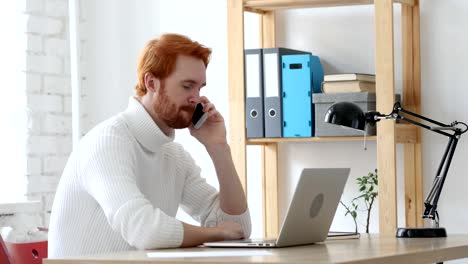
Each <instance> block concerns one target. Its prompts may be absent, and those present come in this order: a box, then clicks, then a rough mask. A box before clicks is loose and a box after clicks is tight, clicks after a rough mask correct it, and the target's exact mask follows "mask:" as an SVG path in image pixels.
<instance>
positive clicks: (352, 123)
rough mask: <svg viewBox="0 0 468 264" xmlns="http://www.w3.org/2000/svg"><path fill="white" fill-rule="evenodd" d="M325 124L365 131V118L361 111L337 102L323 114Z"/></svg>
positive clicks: (353, 106) (357, 107) (347, 103)
mask: <svg viewBox="0 0 468 264" xmlns="http://www.w3.org/2000/svg"><path fill="white" fill-rule="evenodd" d="M324 121H325V122H326V123H330V124H334V125H339V126H344V127H349V128H354V129H358V130H365V127H366V126H365V125H366V118H365V115H364V112H363V111H362V109H361V108H360V107H359V106H357V105H356V104H353V103H350V102H339V103H336V104H333V105H332V106H330V107H329V108H328V110H327V113H326V114H325V120H324Z"/></svg>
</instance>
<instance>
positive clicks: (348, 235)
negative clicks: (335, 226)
mask: <svg viewBox="0 0 468 264" xmlns="http://www.w3.org/2000/svg"><path fill="white" fill-rule="evenodd" d="M359 237H361V234H360V233H356V232H338V231H329V232H328V237H327V240H340V239H357V238H359Z"/></svg>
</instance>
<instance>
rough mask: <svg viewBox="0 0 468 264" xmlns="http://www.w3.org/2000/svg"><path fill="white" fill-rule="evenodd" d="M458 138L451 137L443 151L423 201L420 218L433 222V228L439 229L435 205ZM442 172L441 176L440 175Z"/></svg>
mask: <svg viewBox="0 0 468 264" xmlns="http://www.w3.org/2000/svg"><path fill="white" fill-rule="evenodd" d="M457 143H458V138H457V137H451V138H450V140H449V142H448V144H447V147H446V149H445V152H444V155H443V157H442V160H441V161H440V164H439V168H438V169H437V174H436V176H435V178H434V181H433V183H432V187H431V190H430V192H429V194H428V195H427V197H426V199H425V200H424V206H425V209H424V212H423V215H422V218H429V219H432V220H434V225H435V227H439V214H438V213H437V203H438V202H439V197H440V193H441V192H442V188H443V187H444V183H445V179H446V178H447V173H448V170H449V168H450V164H451V163H452V158H453V154H454V153H455V149H456V147H457ZM441 172H442V174H441Z"/></svg>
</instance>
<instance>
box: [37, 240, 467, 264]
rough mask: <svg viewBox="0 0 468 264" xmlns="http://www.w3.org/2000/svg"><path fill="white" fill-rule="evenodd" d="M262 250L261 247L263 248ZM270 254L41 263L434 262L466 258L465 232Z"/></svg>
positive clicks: (132, 255) (129, 255)
mask: <svg viewBox="0 0 468 264" xmlns="http://www.w3.org/2000/svg"><path fill="white" fill-rule="evenodd" d="M231 250H232V251H244V252H245V250H253V252H254V251H256V250H258V249H211V248H186V249H168V250H158V252H194V251H196V252H200V251H204V252H206V251H211V252H215V251H224V252H226V251H231ZM262 250H263V249H262ZM266 250H267V251H269V252H271V253H272V254H271V255H269V256H250V257H248V256H245V257H240V256H238V257H202V258H173V259H156V258H148V257H147V256H146V253H147V252H154V250H152V251H127V252H119V253H112V254H102V255H96V256H89V257H81V258H73V259H47V260H44V262H43V263H44V264H54V263H63V264H78V263H83V264H84V263H86V264H103V263H119V264H123V263H147V264H148V263H171V264H174V263H183V262H187V263H298V264H300V263H347V264H357V263H369V264H370V263H372V264H382V263H410V264H417V263H434V262H440V261H445V260H450V259H460V258H468V235H452V236H450V237H448V238H419V239H415V238H413V239H402V238H395V237H390V236H385V237H384V236H379V235H371V236H366V235H363V236H361V238H360V239H351V240H335V241H328V242H326V243H320V244H314V245H307V246H296V247H288V248H279V249H266Z"/></svg>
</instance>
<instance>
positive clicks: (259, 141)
mask: <svg viewBox="0 0 468 264" xmlns="http://www.w3.org/2000/svg"><path fill="white" fill-rule="evenodd" d="M395 129H396V135H397V142H398V143H416V142H417V133H416V131H417V129H418V128H417V127H415V126H413V125H408V124H396V125H395ZM376 139H377V136H369V137H367V140H374V141H375V140H376ZM358 140H364V137H363V136H355V137H309V138H251V139H247V140H246V143H247V145H264V144H269V143H286V142H327V141H328V142H330V141H332V142H333V141H358Z"/></svg>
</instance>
